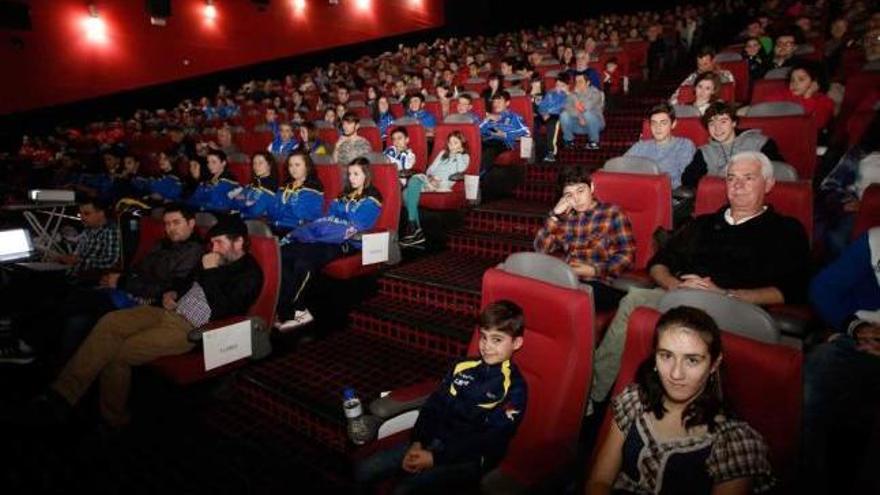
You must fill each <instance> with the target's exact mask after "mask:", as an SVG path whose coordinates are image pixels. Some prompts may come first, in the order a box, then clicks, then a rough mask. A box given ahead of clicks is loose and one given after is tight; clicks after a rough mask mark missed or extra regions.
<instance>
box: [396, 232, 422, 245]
mask: <svg viewBox="0 0 880 495" xmlns="http://www.w3.org/2000/svg"><path fill="white" fill-rule="evenodd" d="M424 243H425V233H424V232H422V229H419V230H418V231H416V233H415V234H414V235H413V236H412V237H409V238H405V239H403V240H401V241H400V245H401V246H403V247H413V246H418V245H420V244H424Z"/></svg>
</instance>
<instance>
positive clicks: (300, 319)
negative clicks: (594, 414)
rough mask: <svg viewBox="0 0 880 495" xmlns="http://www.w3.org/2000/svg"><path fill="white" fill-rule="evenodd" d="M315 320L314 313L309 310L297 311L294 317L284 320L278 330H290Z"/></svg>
mask: <svg viewBox="0 0 880 495" xmlns="http://www.w3.org/2000/svg"><path fill="white" fill-rule="evenodd" d="M313 321H315V317H314V316H312V313H310V312H309V310H307V309H305V310H303V311H296V312H295V313H294V314H293V319H292V320H287V321H284V322H282V323H281V325H279V326H278V330H279V331H281V332H289V331H291V330H293V329H296V328H299V327H301V326H303V325H307V324H309V323H311V322H313Z"/></svg>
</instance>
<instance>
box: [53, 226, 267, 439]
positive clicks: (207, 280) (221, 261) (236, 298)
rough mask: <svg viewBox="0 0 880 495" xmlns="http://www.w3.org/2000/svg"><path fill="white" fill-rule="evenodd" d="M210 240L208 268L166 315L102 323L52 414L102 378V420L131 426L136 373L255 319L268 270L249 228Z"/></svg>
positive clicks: (223, 229)
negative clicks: (238, 321)
mask: <svg viewBox="0 0 880 495" xmlns="http://www.w3.org/2000/svg"><path fill="white" fill-rule="evenodd" d="M208 237H209V238H210V240H211V251H210V252H209V253H206V254H205V255H204V256H202V263H201V267H199V268H198V269H197V270H195V273H194V274H193V275H192V276H191V277H190V278H189V279H188V280H185V281H181V282H179V283H177V284H175V286H174V290H171V291H168V292H165V293H164V294H163V295H162V303H161V304H162V305H161V307H158V306H140V307H137V308H131V309H124V310H119V311H113V312H111V313H108V314H107V315H105V316H104V317H103V318H101V319H100V320H99V321H98V324H97V325H95V328H94V329H93V330H92V332H91V334H90V335H89V337H88V338H87V339H86V341H85V342H84V343H83V344H82V346H80V348H79V349H78V350H77V352H76V354H75V355H74V356H73V358H71V360H70V361H68V362H67V365H66V366H65V367H64V369H63V370H62V371H61V375H60V376H59V377H58V379H57V380H55V382H54V383H53V384H52V386H51V388H50V391H49V392H48V393H47V394H45V395H44V396H43V397H42V400H44V401H45V402H46V404H47V405H48V406H50V407H51V409H53V410H54V411H55V412H61V411H63V410H64V409H69V407H70V406H72V405H74V404H76V403H77V402H78V401H79V399H80V398H81V397H82V396H83V395H85V393H86V391H87V390H88V388H89V386H90V385H91V383H92V382H93V381H95V379H96V378H98V377H99V376H100V381H101V384H100V409H101V416H102V417H103V418H104V420H105V421H106V422H107V423H109V424H110V426H113V427H121V426H124V425H125V424H127V423H128V420H129V415H128V411H127V407H126V402H127V399H128V391H129V387H130V382H131V367H132V366H139V365H142V364H145V363H149V362H150V361H153V360H155V359H158V358H160V357H163V356H172V355H177V354H183V353H186V352H188V351H190V350H191V349H192V348H193V347H194V344H193V343H191V342H190V341H189V340H188V338H187V336H188V334H189V332H190V331H191V330H193V329H195V328H199V327H201V326H203V325H204V324H206V323H208V322H209V321H211V320H217V319H221V318H227V317H230V316H235V315H242V314H245V313H246V312H247V310H248V308H249V307H250V305H251V304H252V303H253V302H254V301H255V300H256V298H257V296H258V295H259V292H260V288H261V287H262V285H263V273H262V271H261V270H260V266H259V265H258V264H257V261H256V260H255V259H254V258H253V256H251V255H250V254H249V253H248V252H247V247H248V238H247V227H246V226H245V224H244V222H243V221H242V220H241V218H240V217H238V216H226V217H222V218H220V220H219V221H218V223H217V224H216V225H214V227H212V228H211V230H210V231H209V232H208ZM55 417H56V418H59V419H62V414H56V415H55Z"/></svg>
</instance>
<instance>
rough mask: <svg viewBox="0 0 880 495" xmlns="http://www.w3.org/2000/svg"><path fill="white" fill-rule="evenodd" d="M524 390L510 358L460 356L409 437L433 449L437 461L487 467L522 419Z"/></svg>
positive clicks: (496, 460)
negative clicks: (493, 359)
mask: <svg viewBox="0 0 880 495" xmlns="http://www.w3.org/2000/svg"><path fill="white" fill-rule="evenodd" d="M527 395H528V394H527V386H526V382H525V380H524V379H523V377H522V375H521V374H520V372H519V369H517V367H516V365H515V364H513V363H512V362H511V361H509V360H508V361H504V362H502V363H499V364H495V365H489V364H486V363H485V362H484V361H483V360H482V359H479V358H474V359H469V360H465V361H461V362H459V363H457V364H455V365H454V366H453V367H452V369H451V370H450V372H449V373H447V374H446V376H445V377H444V378H443V382H442V383H441V384H440V387H439V388H438V389H437V390H436V391H435V392H434V393H433V394H431V396H430V397H429V398H428V401H427V402H425V405H424V406H422V409H421V411H420V412H419V419H418V421H417V422H416V425H415V428H414V429H413V433H412V441H413V442H421V444H422V447H423V448H426V449H428V450H430V451H431V452H432V454H433V455H434V463H435V465H443V464H457V463H462V462H479V463H480V464H481V466H482V467H483V469H484V470H489V469H491V468H493V467H494V466H496V465H497V464H498V463H499V462H500V461H501V459H502V458H503V457H504V453H505V451H506V450H507V444H508V443H509V442H510V439H511V438H513V435H514V433H516V429H517V428H518V427H519V424H520V422H522V418H523V415H524V414H525V411H526V402H527Z"/></svg>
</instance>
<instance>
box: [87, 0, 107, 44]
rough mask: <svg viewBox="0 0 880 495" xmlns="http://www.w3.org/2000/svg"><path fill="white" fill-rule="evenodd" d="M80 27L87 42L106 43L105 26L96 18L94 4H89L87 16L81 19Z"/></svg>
mask: <svg viewBox="0 0 880 495" xmlns="http://www.w3.org/2000/svg"><path fill="white" fill-rule="evenodd" d="M82 25H83V29H84V30H85V32H86V39H87V40H89V41H91V42H93V43H106V42H107V24H106V23H105V22H104V20H103V19H101V17H99V16H98V7H97V6H96V5H95V4H93V3H90V4H89V16H88V17H86V18H85V19H83V21H82Z"/></svg>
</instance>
